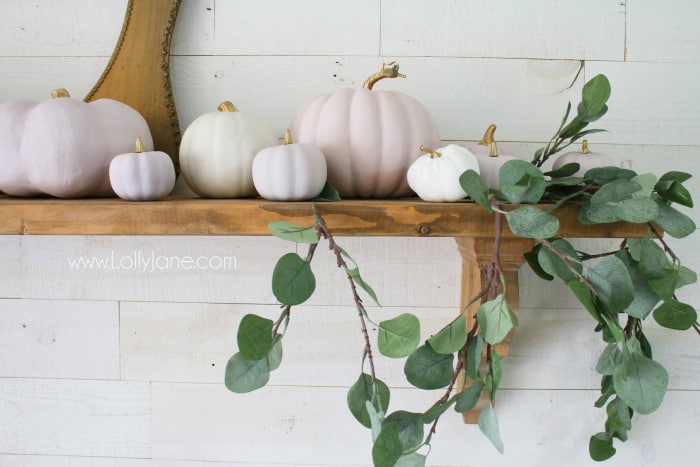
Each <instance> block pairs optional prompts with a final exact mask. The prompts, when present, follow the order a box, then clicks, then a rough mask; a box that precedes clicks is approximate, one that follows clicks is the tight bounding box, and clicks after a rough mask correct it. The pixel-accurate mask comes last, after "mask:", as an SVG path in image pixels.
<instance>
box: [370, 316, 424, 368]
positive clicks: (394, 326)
mask: <svg viewBox="0 0 700 467" xmlns="http://www.w3.org/2000/svg"><path fill="white" fill-rule="evenodd" d="M378 342H379V351H380V352H381V353H382V355H385V356H387V357H392V358H403V357H406V356H408V355H410V354H411V353H412V352H413V351H414V350H416V347H418V343H419V342H420V321H419V320H418V318H416V317H415V316H414V315H412V314H410V313H403V314H401V315H399V316H397V317H396V318H392V319H389V320H386V321H382V322H381V323H379V335H378Z"/></svg>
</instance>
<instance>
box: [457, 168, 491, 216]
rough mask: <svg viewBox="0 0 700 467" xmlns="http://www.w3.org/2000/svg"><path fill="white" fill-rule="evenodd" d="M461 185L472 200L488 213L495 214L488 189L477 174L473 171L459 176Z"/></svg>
mask: <svg viewBox="0 0 700 467" xmlns="http://www.w3.org/2000/svg"><path fill="white" fill-rule="evenodd" d="M459 184H460V186H461V187H462V190H464V192H465V193H466V194H467V195H468V196H469V197H470V198H471V199H473V200H474V201H476V202H477V203H479V204H480V205H481V207H482V208H484V209H486V210H487V211H488V212H493V208H492V207H491V202H490V201H489V194H488V189H487V188H486V185H485V184H484V180H483V179H482V178H481V176H480V175H479V174H478V173H477V172H475V171H474V170H471V169H469V170H467V171H465V172H464V173H463V174H462V175H460V176H459Z"/></svg>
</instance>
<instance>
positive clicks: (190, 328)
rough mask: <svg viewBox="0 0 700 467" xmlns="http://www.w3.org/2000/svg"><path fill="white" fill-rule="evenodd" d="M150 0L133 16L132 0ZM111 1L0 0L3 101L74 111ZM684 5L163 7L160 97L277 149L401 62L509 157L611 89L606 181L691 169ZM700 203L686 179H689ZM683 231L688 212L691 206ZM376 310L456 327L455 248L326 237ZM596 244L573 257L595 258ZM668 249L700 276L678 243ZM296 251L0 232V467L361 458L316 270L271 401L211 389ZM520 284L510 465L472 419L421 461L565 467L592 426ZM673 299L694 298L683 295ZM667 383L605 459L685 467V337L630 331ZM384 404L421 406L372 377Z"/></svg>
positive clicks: (563, 334) (364, 436)
mask: <svg viewBox="0 0 700 467" xmlns="http://www.w3.org/2000/svg"><path fill="white" fill-rule="evenodd" d="M141 1H144V0H141ZM125 4H126V1H125V0H104V1H100V2H93V1H89V0H73V1H67V0H35V1H27V0H2V1H1V2H0V102H3V101H7V100H11V99H17V98H34V99H44V98H45V97H46V96H48V94H49V92H50V90H51V89H53V88H56V87H67V88H69V89H70V90H71V91H72V93H73V95H76V96H80V95H85V94H86V93H87V92H88V91H89V89H90V88H91V86H92V85H93V83H94V82H95V80H96V79H97V78H98V76H99V75H100V73H101V71H102V69H103V67H104V65H105V64H106V63H107V61H108V58H109V55H110V54H111V51H112V47H113V45H114V42H115V40H116V37H117V35H118V33H119V29H120V27H121V18H122V17H123V11H124V7H125ZM699 18H700V3H698V2H696V1H694V0H672V1H668V2H658V1H655V0H627V1H624V0H623V1H620V0H589V1H587V2H580V1H577V0H531V1H528V2H523V1H520V0H504V1H499V2H495V1H487V0H464V1H457V0H452V1H448V0H352V1H351V0H333V1H329V0H297V1H294V2H290V1H283V0H259V1H238V0H182V7H181V10H180V14H179V17H178V22H177V26H176V30H175V36H174V39H173V46H172V54H173V57H172V61H171V66H172V70H171V71H172V82H173V87H174V92H175V100H176V105H177V108H178V114H179V117H180V123H181V126H182V128H183V129H184V128H186V127H187V125H188V124H189V123H190V122H191V121H192V120H193V119H194V118H195V117H196V116H198V115H200V114H202V113H204V112H208V111H211V110H213V109H214V108H215V106H216V104H218V103H219V102H220V101H222V100H226V99H228V100H232V101H233V102H235V103H236V105H237V106H238V107H239V108H241V109H242V110H246V111H249V112H254V113H258V114H260V115H262V116H264V117H265V118H266V119H267V120H268V121H269V122H270V123H271V124H272V125H273V127H274V128H275V130H276V131H277V133H278V134H280V135H281V134H282V131H283V129H284V128H285V127H286V126H287V125H288V124H289V121H290V119H291V116H292V115H293V113H294V111H295V109H296V108H297V107H298V106H299V105H300V104H301V103H302V102H303V101H304V100H305V99H307V98H309V97H311V96H313V95H315V94H316V93H319V92H322V91H329V90H333V89H337V88H339V87H342V86H353V85H358V84H360V83H362V81H364V79H365V78H366V76H367V75H369V74H371V73H372V72H374V71H375V70H376V69H378V67H379V66H380V64H381V62H382V61H390V60H393V59H397V60H398V61H400V63H401V70H402V71H403V72H405V73H406V74H407V75H408V78H406V79H405V80H393V81H392V82H391V83H383V84H382V86H386V87H391V88H393V89H400V90H403V91H405V92H408V93H410V94H412V95H414V96H415V97H417V98H418V99H420V100H421V101H422V102H423V103H424V104H425V105H426V106H427V107H428V108H429V109H430V111H431V112H432V113H433V115H434V117H435V118H436V120H437V122H438V125H439V128H440V131H441V135H442V137H443V139H444V140H450V141H452V140H455V141H467V140H475V139H478V138H479V137H480V136H481V133H482V132H483V129H484V128H485V127H486V126H487V125H488V124H489V123H491V122H496V123H497V124H498V126H499V130H498V134H497V136H498V137H499V139H500V140H502V141H505V142H507V143H508V144H510V145H511V146H512V147H513V149H514V150H515V151H516V153H517V154H519V155H520V156H521V157H522V158H524V159H528V158H529V157H530V155H531V154H532V153H533V151H534V149H536V148H537V147H539V145H541V144H542V142H543V141H545V140H546V139H547V138H548V137H549V136H550V133H551V132H552V131H553V130H554V129H555V125H556V124H557V123H558V121H559V119H560V118H561V113H562V112H563V110H564V107H565V105H566V102H567V101H568V100H572V101H575V102H577V99H578V98H579V93H580V88H581V85H582V82H583V81H582V80H579V81H577V82H576V84H575V85H574V86H573V87H572V88H571V89H568V86H569V84H570V83H571V82H572V80H573V78H574V76H575V74H576V72H577V70H578V67H579V65H580V63H581V61H582V60H583V61H584V63H585V71H584V73H585V77H586V78H590V77H592V76H593V75H595V74H597V73H605V74H606V75H607V76H608V77H609V78H610V79H611V82H612V85H613V95H612V98H611V101H610V112H609V114H608V115H607V116H606V117H605V118H604V119H603V120H602V121H601V122H600V126H603V127H605V128H607V129H608V130H610V132H608V133H603V134H599V135H595V137H591V138H590V140H591V145H594V146H595V147H596V148H597V149H598V150H600V151H605V152H608V153H609V154H611V155H612V156H613V157H614V158H615V160H616V161H617V162H618V163H619V164H620V165H623V166H625V167H631V168H634V169H635V170H638V171H654V172H656V173H662V172H664V171H666V170H671V169H675V170H686V171H690V172H694V173H696V174H697V173H698V172H700V159H698V150H699V149H700V92H698V85H697V83H698V82H700V32H699V30H698V29H697V21H698V19H699ZM691 187H692V188H693V189H694V191H695V192H697V188H698V187H700V185H698V182H697V181H694V182H692V183H691ZM691 215H693V216H694V217H696V218H698V216H697V215H695V214H694V213H692V212H691ZM342 242H343V246H344V247H345V248H346V249H347V250H348V251H350V252H351V253H352V254H353V257H354V258H355V259H356V260H357V261H358V263H359V264H360V266H361V268H362V270H363V271H364V275H365V276H366V279H367V280H368V281H369V282H370V283H371V284H372V285H373V286H374V288H375V289H376V291H377V292H378V294H379V296H380V298H381V301H382V303H383V304H384V305H385V308H384V309H381V310H379V309H373V310H372V314H373V315H374V316H375V317H376V319H382V318H384V317H388V316H393V315H396V314H398V313H399V312H403V311H411V312H414V313H416V314H418V315H420V316H421V317H424V319H425V321H426V323H427V325H426V329H425V335H426V336H427V335H429V333H430V332H431V331H434V330H436V329H437V328H438V326H439V325H440V323H441V322H444V321H445V320H446V319H448V318H449V317H451V316H453V315H454V313H455V312H456V310H457V306H458V302H459V290H458V284H459V272H460V271H459V266H460V262H459V258H458V255H457V249H456V247H455V245H454V243H453V241H452V240H451V239H422V238H412V239H409V238H405V239H404V238H402V239H380V238H371V239H361V238H347V239H342ZM604 244H605V242H592V241H588V242H581V245H582V246H585V247H591V248H594V249H595V248H604ZM672 244H673V246H674V247H675V248H676V249H677V250H678V251H679V252H681V253H682V256H683V257H684V258H687V262H688V265H689V266H690V267H694V268H695V269H700V256H699V255H698V253H697V251H696V250H694V241H693V240H686V241H674V242H672ZM290 248H292V247H290V245H288V244H285V243H284V242H281V241H276V240H274V239H271V238H262V239H261V238H244V237H243V238H241V237H234V238H214V237H167V238H166V237H26V238H19V237H0V465H1V466H3V467H4V466H11V467H18V466H25V467H36V466H58V467H67V466H71V467H86V466H107V467H124V466H136V467H166V466H168V467H169V466H174V467H200V466H222V467H223V466H268V465H275V466H309V465H325V466H338V465H345V466H360V465H369V463H370V450H369V433H367V432H366V430H364V429H362V428H361V427H359V426H358V425H357V424H356V423H355V422H353V421H352V420H351V416H350V415H349V414H348V412H347V410H346V409H345V395H346V391H347V387H348V386H349V385H350V384H352V382H353V381H354V380H355V378H356V374H357V371H358V368H359V367H358V365H359V356H360V345H361V341H360V339H361V337H360V335H359V332H357V323H356V320H355V313H354V310H353V308H352V307H351V306H350V305H351V303H350V302H349V300H348V298H349V297H348V293H347V291H346V290H345V284H344V279H343V277H341V275H340V274H337V273H334V272H333V269H334V265H333V261H332V258H329V257H328V255H321V254H319V255H318V258H317V259H318V263H317V265H316V269H317V271H318V273H317V276H318V277H319V290H318V291H317V293H316V296H315V297H314V298H313V299H312V300H311V301H310V302H309V304H308V305H306V306H303V307H300V308H299V311H298V312H297V313H296V315H295V319H294V322H293V323H292V324H293V326H292V328H291V329H290V332H289V334H288V337H287V338H286V341H285V343H286V347H285V352H286V357H285V361H284V363H283V366H282V367H281V368H280V369H279V370H278V371H277V372H276V373H275V374H273V377H272V381H271V385H270V386H269V387H268V388H266V389H264V390H262V391H259V392H256V393H253V394H249V395H245V396H240V395H234V394H231V393H229V392H228V391H227V390H226V389H225V388H224V387H223V384H222V379H223V368H224V366H225V364H226V360H227V359H228V357H229V356H230V355H231V354H232V353H233V352H234V350H235V329H236V326H237V323H238V321H239V320H240V318H241V317H242V316H243V315H244V314H245V313H248V312H256V313H261V314H266V315H268V316H276V313H277V308H276V307H275V306H274V297H273V296H272V294H271V292H270V290H269V276H270V271H271V269H272V267H273V265H274V263H275V261H276V259H277V258H278V257H279V256H280V254H281V253H283V252H286V251H289V250H290ZM135 251H141V252H144V253H147V254H150V253H154V254H156V255H163V256H176V255H182V254H188V255H204V256H234V257H236V259H237V267H236V268H235V269H231V270H227V271H205V272H198V273H197V274H193V273H192V272H187V271H174V270H170V271H161V272H158V273H155V272H153V273H139V272H136V271H116V270H112V271H97V270H91V271H85V270H82V271H81V270H75V269H71V268H70V267H69V265H68V264H67V261H66V258H67V257H77V256H81V255H84V256H109V255H111V254H114V255H115V256H116V257H121V256H128V255H133V254H134V252H135ZM520 276H521V308H522V312H521V326H520V328H519V330H518V334H517V335H516V338H515V340H514V342H513V347H512V353H511V355H510V356H509V357H508V359H507V360H506V361H505V369H504V381H503V388H504V389H503V391H502V395H501V396H500V398H499V403H498V409H497V410H498V414H499V418H500V423H501V430H502V435H503V438H504V441H505V444H506V453H505V454H504V455H499V454H497V453H496V451H495V450H494V449H493V448H492V447H491V446H490V445H489V443H488V442H486V441H485V439H484V438H483V436H482V435H481V434H480V433H479V431H478V429H477V428H476V427H475V426H465V425H463V424H462V423H461V420H460V418H459V417H457V416H447V417H444V419H443V420H442V421H441V424H440V426H439V433H438V436H437V437H436V441H435V443H434V448H433V451H432V453H431V455H430V457H429V464H430V465H440V466H467V465H468V466H474V467H476V466H513V465H518V466H543V465H557V466H584V465H594V463H593V462H592V461H590V460H589V459H588V453H587V441H588V437H589V436H590V435H591V434H592V433H595V432H596V431H599V430H600V429H601V428H602V423H603V419H604V417H603V414H602V413H601V412H600V411H599V410H597V409H594V408H593V406H592V404H593V401H594V400H595V398H596V397H597V389H596V388H597V385H598V383H599V378H598V375H596V374H595V372H594V370H593V367H594V365H595V361H596V359H597V355H598V353H599V352H600V350H601V348H602V345H601V343H600V342H599V341H598V339H597V337H596V336H595V335H594V334H593V333H592V324H591V322H590V320H589V319H588V316H587V314H586V313H585V311H582V310H581V309H580V308H579V307H578V306H577V304H576V302H575V300H574V299H573V298H572V297H571V296H570V295H568V294H567V293H566V292H565V291H562V290H561V287H560V286H559V285H558V284H556V283H554V284H549V283H547V284H543V283H542V282H540V281H539V280H538V279H537V278H535V277H534V276H533V275H532V274H530V273H529V272H528V271H526V270H523V271H522V272H521V274H520ZM683 298H684V299H686V300H689V301H694V303H697V302H698V300H699V299H700V290H699V289H698V287H697V286H693V287H689V288H688V289H687V290H685V291H684V293H683ZM649 333H650V335H651V336H652V337H653V341H654V342H655V343H656V345H657V350H656V355H657V358H658V359H659V360H660V361H661V362H662V363H663V364H664V365H665V366H666V367H667V368H668V369H669V373H670V386H671V391H670V392H669V393H668V395H667V397H666V400H665V401H664V405H663V406H662V407H661V409H659V411H658V412H656V413H655V414H652V415H649V416H638V417H635V425H634V429H633V430H632V432H631V439H630V441H628V442H627V443H625V444H620V445H619V450H618V454H617V456H616V457H615V459H614V460H613V461H612V462H611V463H610V465H616V466H630V467H631V466H641V465H644V466H659V467H660V466H691V465H695V459H694V457H695V456H694V455H693V452H694V448H695V447H696V443H697V441H696V440H697V438H698V435H700V428H698V422H699V421H700V353H698V351H697V337H696V336H694V335H692V334H691V333H685V334H682V333H673V332H669V331H666V330H663V329H659V328H658V327H655V326H654V325H653V324H650V331H649ZM379 365H380V367H379V371H380V374H381V375H383V377H384V379H385V380H387V381H388V382H389V383H391V384H392V385H393V386H396V387H397V389H396V390H395V394H394V402H395V405H394V407H404V408H408V409H413V410H423V409H424V408H425V407H426V406H427V404H428V403H429V402H430V399H429V397H427V396H426V395H424V394H420V393H418V392H417V391H414V390H411V389H410V388H408V387H407V385H406V383H405V382H404V381H403V380H402V370H401V366H400V362H394V361H384V360H382V361H381V363H380V364H379Z"/></svg>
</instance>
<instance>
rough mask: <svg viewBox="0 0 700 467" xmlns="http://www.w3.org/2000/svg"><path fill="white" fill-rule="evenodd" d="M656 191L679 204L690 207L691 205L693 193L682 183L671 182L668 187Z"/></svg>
mask: <svg viewBox="0 0 700 467" xmlns="http://www.w3.org/2000/svg"><path fill="white" fill-rule="evenodd" d="M657 193H658V194H659V196H661V197H662V198H664V199H667V200H669V201H672V202H674V203H678V204H680V205H683V206H686V207H689V208H692V207H693V195H691V194H690V191H688V189H687V188H686V187H684V186H683V184H682V183H679V182H672V183H671V185H670V186H669V188H668V189H666V190H658V189H657Z"/></svg>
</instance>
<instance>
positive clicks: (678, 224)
mask: <svg viewBox="0 0 700 467" xmlns="http://www.w3.org/2000/svg"><path fill="white" fill-rule="evenodd" d="M656 204H657V205H658V207H659V215H658V216H657V217H656V219H654V220H655V221H656V223H657V224H659V226H660V227H661V228H662V229H664V230H665V231H666V233H667V234H669V235H670V236H672V237H674V238H683V237H687V236H688V235H690V234H692V233H693V232H695V222H693V220H692V219H691V218H690V217H688V216H686V215H685V214H683V213H682V212H680V211H679V210H677V209H675V208H673V207H671V206H669V205H667V204H666V203H665V202H663V201H662V200H658V199H657V200H656Z"/></svg>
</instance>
